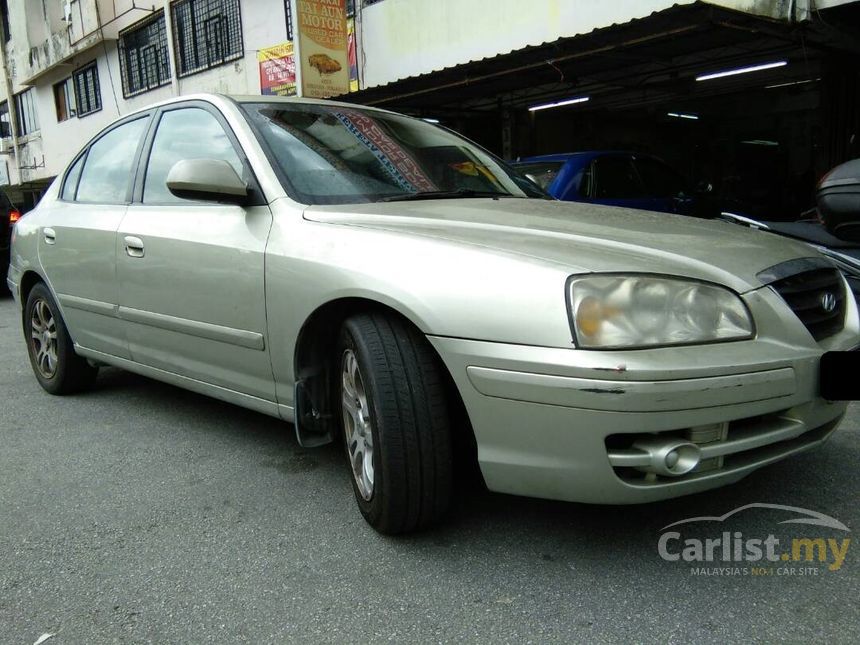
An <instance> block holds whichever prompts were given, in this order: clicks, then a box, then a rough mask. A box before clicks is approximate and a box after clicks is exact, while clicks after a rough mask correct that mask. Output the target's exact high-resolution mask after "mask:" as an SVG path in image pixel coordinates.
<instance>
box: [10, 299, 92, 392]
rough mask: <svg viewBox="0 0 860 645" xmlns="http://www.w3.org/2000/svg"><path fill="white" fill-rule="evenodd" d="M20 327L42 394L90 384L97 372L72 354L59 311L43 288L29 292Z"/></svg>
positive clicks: (67, 334) (79, 389) (72, 390)
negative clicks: (22, 328)
mask: <svg viewBox="0 0 860 645" xmlns="http://www.w3.org/2000/svg"><path fill="white" fill-rule="evenodd" d="M23 323H24V338H25V339H26V341H27V353H28V354H29V355H30V365H31V366H32V367H33V373H34V374H35V375H36V380H37V381H39V385H41V386H42V388H43V389H44V390H45V391H46V392H49V393H50V394H71V393H72V392H80V391H81V390H85V389H87V388H89V387H90V386H91V385H92V384H93V381H95V378H96V374H97V373H98V368H97V367H93V366H92V365H90V364H89V363H88V362H87V361H86V359H84V358H81V357H80V356H78V355H77V354H75V346H74V343H72V339H71V338H70V337H69V332H68V330H67V329H66V324H65V322H64V321H63V317H62V316H61V315H60V308H59V307H58V306H57V303H56V302H55V301H54V298H53V296H52V295H51V292H50V291H49V290H48V288H47V287H46V286H45V285H44V284H41V283H40V284H37V285H36V286H34V287H33V289H32V291H30V295H29V296H28V297H27V304H26V305H25V306H24V319H23Z"/></svg>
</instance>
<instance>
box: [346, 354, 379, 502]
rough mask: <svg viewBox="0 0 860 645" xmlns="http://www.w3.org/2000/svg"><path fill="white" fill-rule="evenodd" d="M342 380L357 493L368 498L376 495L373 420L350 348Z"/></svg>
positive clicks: (351, 460)
mask: <svg viewBox="0 0 860 645" xmlns="http://www.w3.org/2000/svg"><path fill="white" fill-rule="evenodd" d="M341 382H342V387H341V394H342V401H341V406H342V409H343V433H344V439H345V441H346V452H347V455H348V456H349V463H350V466H351V468H352V475H353V477H354V478H355V484H356V486H357V487H358V492H359V493H360V494H361V496H362V498H364V500H365V501H368V500H370V498H371V497H373V422H372V421H371V418H370V406H369V405H368V402H367V394H366V392H365V389H364V380H363V379H362V377H361V370H359V367H358V359H357V358H356V356H355V352H353V351H352V350H351V349H347V350H346V351H345V352H344V353H343V359H342V361H341Z"/></svg>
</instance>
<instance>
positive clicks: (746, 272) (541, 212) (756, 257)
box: [304, 198, 818, 293]
mask: <svg viewBox="0 0 860 645" xmlns="http://www.w3.org/2000/svg"><path fill="white" fill-rule="evenodd" d="M304 216H305V218H306V219H308V220H312V221H316V222H327V223H333V224H340V225H348V226H358V227H364V228H372V229H376V230H384V231H389V232H392V233H398V234H407V235H420V236H423V237H431V238H436V239H439V240H446V241H450V242H454V243H458V244H469V245H472V246H477V247H482V248H484V249H486V250H487V251H490V252H497V253H508V254H516V255H520V256H528V257H532V258H535V259H538V260H541V261H544V262H550V263H554V264H559V265H563V266H564V267H565V269H566V270H568V271H569V272H570V273H572V274H573V273H588V272H600V271H622V272H623V271H633V272H652V273H663V274H669V275H680V276H685V277H690V278H695V279H699V280H707V281H710V282H717V283H721V284H724V285H726V286H728V287H731V288H732V289H734V290H736V291H738V292H741V293H742V292H745V291H749V290H752V289H756V288H759V287H761V286H762V284H763V283H762V281H761V280H759V279H758V278H757V277H756V276H757V274H758V273H760V272H761V271H762V270H764V269H767V268H769V267H772V266H774V265H776V264H779V263H780V262H785V261H787V260H792V259H796V258H799V257H811V256H817V255H818V253H817V251H815V250H814V249H812V248H811V247H810V246H809V245H807V244H804V243H801V242H795V241H792V240H788V239H786V238H784V237H781V236H778V235H774V234H771V233H768V232H766V231H759V230H752V229H746V228H742V227H739V226H736V225H735V224H731V223H728V222H723V221H716V220H701V219H695V218H691V217H684V216H680V215H669V214H666V213H653V212H648V211H641V210H632V209H625V208H616V207H611V206H595V205H591V204H580V203H575V202H557V201H550V200H539V199H515V198H503V199H446V200H427V201H415V202H384V203H370V204H349V205H338V206H309V207H308V208H307V209H306V210H305V214H304Z"/></svg>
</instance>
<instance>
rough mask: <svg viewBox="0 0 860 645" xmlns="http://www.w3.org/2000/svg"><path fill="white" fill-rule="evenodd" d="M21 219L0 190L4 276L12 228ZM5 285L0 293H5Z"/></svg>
mask: <svg viewBox="0 0 860 645" xmlns="http://www.w3.org/2000/svg"><path fill="white" fill-rule="evenodd" d="M20 217H21V213H20V212H19V211H18V209H17V208H15V206H14V205H13V204H12V202H11V201H10V200H9V197H8V196H7V195H6V193H5V192H3V191H2V190H0V272H2V274H3V275H5V274H6V271H7V269H8V268H9V247H10V246H11V242H12V227H13V226H15V222H17V221H18V220H19V219H20ZM5 289H6V284H5V281H4V283H3V284H0V291H5Z"/></svg>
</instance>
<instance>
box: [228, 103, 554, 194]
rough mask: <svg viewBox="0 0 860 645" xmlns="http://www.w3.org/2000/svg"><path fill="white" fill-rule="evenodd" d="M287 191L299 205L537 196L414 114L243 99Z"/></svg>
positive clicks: (521, 180)
mask: <svg viewBox="0 0 860 645" xmlns="http://www.w3.org/2000/svg"><path fill="white" fill-rule="evenodd" d="M243 108H244V110H245V112H246V114H247V115H248V117H249V119H250V121H251V123H252V125H253V126H254V127H255V129H256V130H257V131H258V132H259V134H260V136H261V138H262V139H263V142H264V144H265V146H266V147H267V148H268V152H269V157H270V160H271V161H272V163H273V164H274V165H275V166H276V167H277V168H278V169H279V170H280V173H281V175H282V178H283V179H284V181H285V184H286V186H285V187H286V189H287V190H288V191H289V192H290V193H291V195H293V196H294V198H295V199H297V200H298V201H300V202H302V203H305V204H348V203H360V202H369V201H395V200H403V199H423V198H444V197H487V196H499V197H541V198H546V194H545V193H543V192H541V191H540V189H538V188H537V187H536V186H535V185H534V184H533V183H532V182H531V181H529V180H528V179H526V178H525V177H523V176H521V175H520V174H519V173H517V172H516V171H514V170H513V169H512V168H510V167H508V166H507V165H505V164H504V162H502V161H500V160H499V159H497V158H496V157H494V156H492V155H491V154H489V153H488V152H486V151H485V150H483V149H481V148H479V147H478V146H476V145H474V144H472V143H470V142H469V141H466V140H465V139H462V138H460V137H459V136H457V135H455V134H453V133H452V132H449V131H447V130H445V129H443V128H438V127H435V126H433V125H430V124H429V123H425V122H424V121H421V120H420V119H413V118H410V117H405V116H401V115H398V114H391V113H388V112H381V111H379V112H377V111H371V110H363V109H358V108H351V107H335V106H326V105H318V104H308V103H304V104H303V103H296V104H288V103H247V104H244V106H243Z"/></svg>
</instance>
